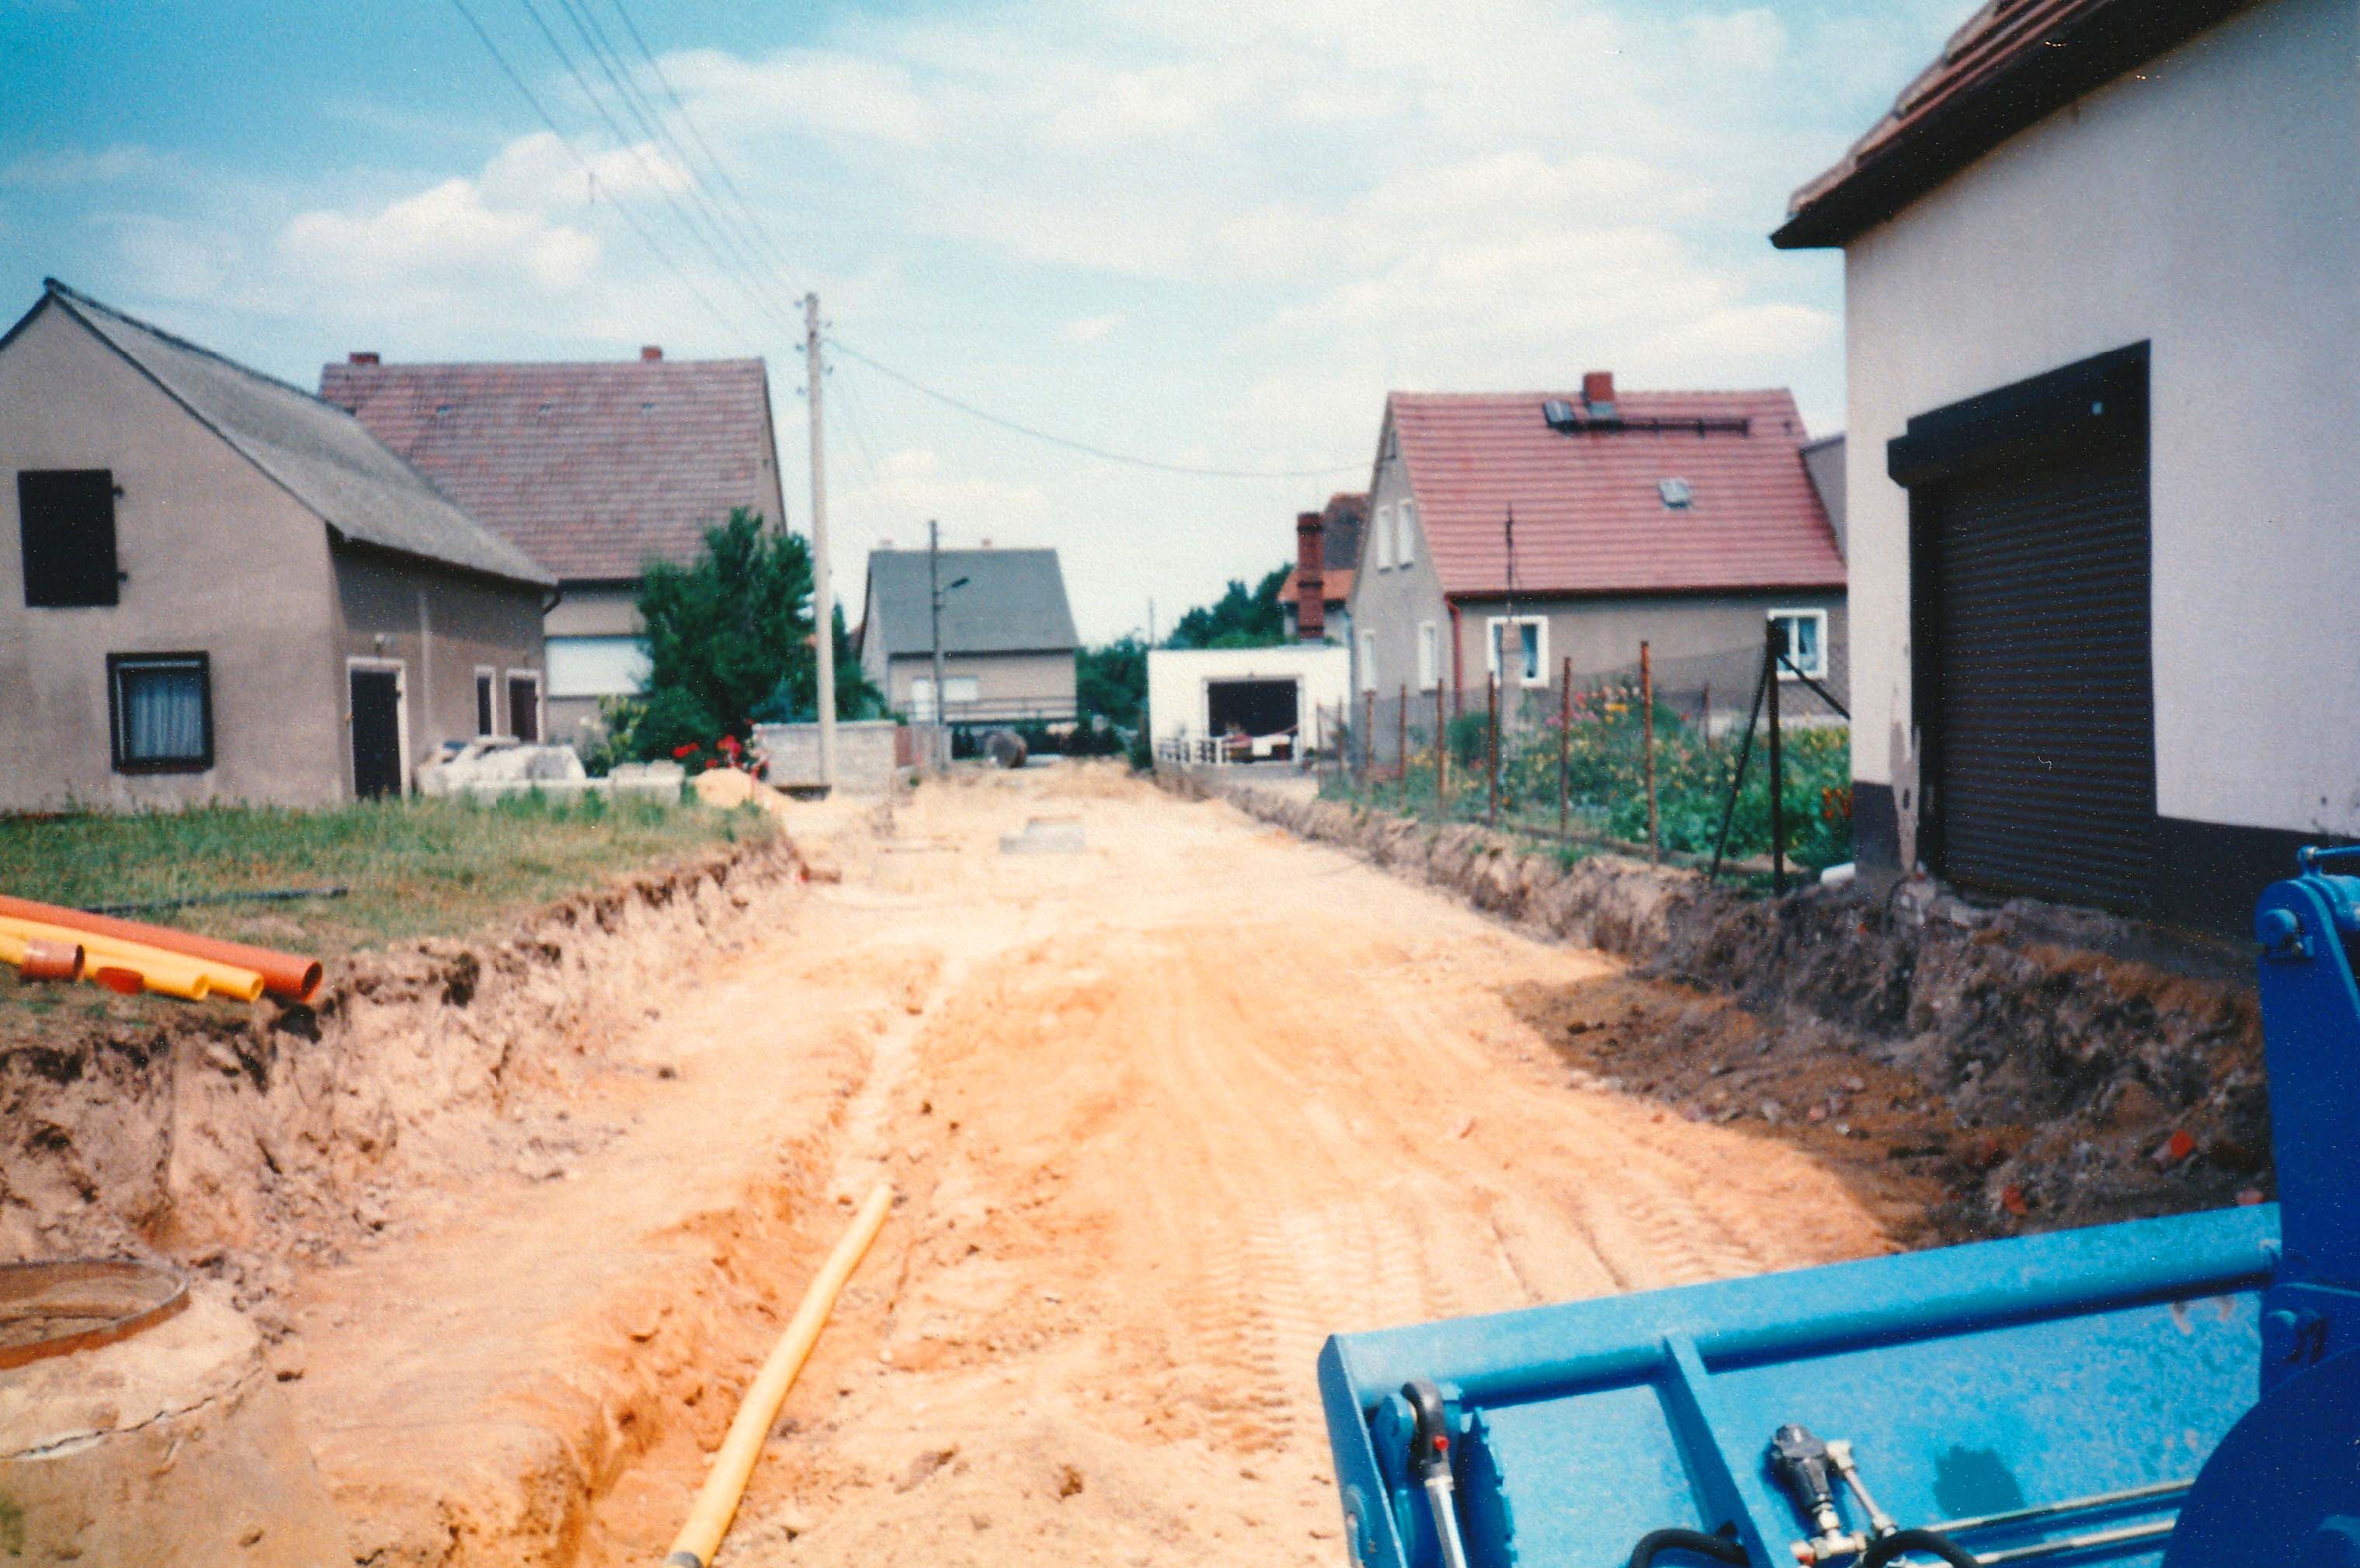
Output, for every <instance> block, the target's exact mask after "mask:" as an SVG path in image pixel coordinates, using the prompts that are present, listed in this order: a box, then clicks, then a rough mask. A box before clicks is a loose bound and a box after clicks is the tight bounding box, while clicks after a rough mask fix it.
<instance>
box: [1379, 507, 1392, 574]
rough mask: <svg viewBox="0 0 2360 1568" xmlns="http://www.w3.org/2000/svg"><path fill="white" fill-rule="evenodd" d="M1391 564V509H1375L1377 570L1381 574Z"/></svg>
mask: <svg viewBox="0 0 2360 1568" xmlns="http://www.w3.org/2000/svg"><path fill="white" fill-rule="evenodd" d="M1392 565H1393V508H1391V507H1379V508H1378V509H1377V570H1378V571H1380V572H1382V571H1384V570H1386V569H1387V568H1389V567H1391V566H1392Z"/></svg>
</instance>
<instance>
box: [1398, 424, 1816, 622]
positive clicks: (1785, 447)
mask: <svg viewBox="0 0 2360 1568" xmlns="http://www.w3.org/2000/svg"><path fill="white" fill-rule="evenodd" d="M1557 398H1562V399H1564V400H1566V401H1567V402H1568V403H1570V404H1571V405H1572V406H1573V407H1575V408H1576V409H1579V408H1580V407H1582V402H1581V397H1580V394H1579V393H1578V392H1516V393H1491V392H1486V393H1475V394H1469V393H1444V392H1395V393H1394V394H1393V396H1392V398H1391V399H1390V400H1388V405H1387V407H1388V417H1389V418H1390V419H1391V421H1392V422H1393V428H1394V430H1395V432H1396V433H1397V435H1398V437H1399V440H1400V444H1401V455H1402V459H1403V461H1404V463H1405V464H1406V465H1407V466H1408V469H1409V480H1410V486H1411V490H1412V493H1413V494H1414V495H1415V497H1416V499H1417V505H1418V523H1419V531H1420V532H1422V533H1423V534H1424V535H1425V537H1426V551H1427V554H1429V556H1430V557H1431V558H1432V560H1433V562H1434V566H1435V570H1436V571H1437V574H1439V576H1441V578H1442V589H1443V592H1445V593H1446V594H1449V595H1451V596H1453V597H1460V596H1472V597H1480V596H1485V595H1497V594H1502V593H1504V592H1506V591H1507V587H1508V558H1507V546H1506V542H1505V540H1504V538H1503V535H1502V526H1501V525H1502V521H1504V519H1505V518H1506V516H1507V514H1508V510H1509V509H1510V508H1511V507H1513V508H1514V510H1515V516H1516V584H1515V586H1516V591H1517V592H1519V593H1531V594H1546V593H1566V594H1582V593H1680V592H1694V591H1700V590H1712V589H1730V590H1735V589H1746V588H1807V587H1813V588H1815V587H1842V586H1843V582H1844V564H1843V558H1842V557H1841V555H1839V554H1837V552H1836V542H1835V533H1834V532H1833V530H1831V529H1830V527H1829V526H1828V519H1827V513H1826V512H1825V511H1824V510H1821V508H1820V505H1819V493H1818V492H1817V491H1816V490H1814V489H1813V488H1812V487H1811V481H1810V477H1809V475H1808V473H1807V472H1806V471H1805V470H1804V467H1803V459H1802V453H1801V446H1802V444H1803V441H1804V439H1805V436H1804V431H1803V421H1802V416H1801V415H1800V414H1798V413H1797V411H1796V409H1795V400H1794V398H1793V397H1792V396H1791V395H1790V394H1789V393H1787V392H1786V391H1785V390H1783V389H1779V390H1773V391H1759V392H1625V393H1623V394H1622V396H1621V398H1620V400H1619V403H1618V411H1619V413H1620V415H1621V417H1622V420H1623V421H1624V422H1625V424H1624V426H1623V428H1621V429H1584V430H1579V431H1576V432H1574V433H1570V434H1568V433H1561V432H1559V431H1557V430H1554V429H1552V428H1550V426H1549V424H1548V422H1547V421H1546V419H1545V418H1544V417H1543V415H1542V412H1541V405H1542V403H1543V402H1545V401H1546V400H1551V399H1557ZM1699 420H1705V421H1737V420H1742V421H1744V422H1746V428H1745V430H1744V431H1743V433H1740V432H1738V431H1735V430H1729V429H1723V428H1718V427H1715V428H1710V429H1708V430H1707V431H1705V432H1704V433H1699V432H1698V430H1697V429H1696V427H1695V424H1694V423H1693V422H1695V421H1699ZM1649 421H1688V422H1690V423H1689V424H1688V426H1687V427H1686V428H1677V427H1670V426H1666V428H1661V429H1649V428H1641V426H1643V425H1644V422H1649ZM1663 479H1685V480H1687V481H1688V488H1689V491H1690V494H1691V496H1692V498H1693V499H1692V500H1691V502H1690V504H1689V505H1688V507H1686V508H1684V509H1680V510H1674V509H1672V508H1670V507H1667V506H1666V505H1665V504H1664V500H1663V497H1662V494H1661V492H1660V491H1659V490H1658V488H1657V482H1658V481H1659V480H1663Z"/></svg>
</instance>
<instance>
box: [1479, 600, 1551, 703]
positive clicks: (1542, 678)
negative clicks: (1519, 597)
mask: <svg viewBox="0 0 2360 1568" xmlns="http://www.w3.org/2000/svg"><path fill="white" fill-rule="evenodd" d="M1509 623H1510V622H1509V618H1508V617H1507V616H1504V615H1491V616H1486V617H1484V618H1483V673H1484V674H1487V675H1496V674H1499V673H1500V644H1501V642H1502V641H1503V639H1502V634H1501V631H1500V629H1501V628H1502V626H1506V625H1508V624H1509ZM1514 624H1515V625H1517V626H1536V627H1538V628H1540V634H1539V635H1538V636H1536V637H1535V638H1534V639H1533V673H1532V674H1529V675H1526V676H1525V677H1524V679H1523V680H1522V681H1520V682H1518V683H1517V684H1518V685H1523V686H1525V687H1528V688H1530V687H1538V686H1546V685H1548V684H1549V674H1548V672H1549V649H1548V642H1549V639H1548V617H1547V616H1545V615H1520V616H1517V617H1515V618H1514ZM1516 641H1517V642H1518V644H1519V650H1520V651H1521V645H1522V643H1523V641H1524V639H1523V638H1522V637H1521V636H1519V637H1518V638H1517V640H1516ZM1504 684H1506V683H1504V682H1503V683H1502V685H1504Z"/></svg>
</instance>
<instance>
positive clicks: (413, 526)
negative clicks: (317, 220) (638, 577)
mask: <svg viewBox="0 0 2360 1568" xmlns="http://www.w3.org/2000/svg"><path fill="white" fill-rule="evenodd" d="M43 288H44V289H45V290H46V292H45V293H44V294H43V295H42V297H41V301H40V303H38V304H37V305H35V306H34V307H33V309H34V311H35V312H36V313H38V312H39V311H41V310H43V309H46V308H49V307H50V306H52V305H54V306H55V307H57V308H59V309H60V310H63V311H64V312H65V313H67V314H69V315H71V317H72V318H73V319H74V320H76V321H78V322H80V323H82V325H83V326H85V327H87V328H88V329H89V330H90V331H91V332H93V333H94V334H97V336H98V338H99V340H100V341H101V342H103V343H105V344H106V345H109V346H110V347H112V348H113V349H114V350H115V352H116V353H118V354H120V355H122V356H123V357H124V358H125V359H126V360H128V361H129V362H130V363H131V364H132V365H133V366H135V367H137V368H138V369H139V370H140V371H141V372H142V373H143V374H145V375H146V376H147V378H149V379H150V380H152V381H154V382H155V384H156V385H157V386H158V387H160V388H162V389H163V390H164V392H165V393H166V395H167V396H169V397H170V398H172V399H173V400H175V401H177V402H178V403H179V404H180V406H181V407H182V408H183V409H185V410H187V411H189V413H190V414H191V415H192V416H193V417H194V418H195V419H197V420H198V421H199V422H201V423H202V424H203V425H204V426H205V427H206V428H207V429H209V430H211V431H212V432H213V433H214V434H215V435H217V436H219V437H220V438H221V439H222V440H223V441H224V442H226V443H228V444H229V445H230V447H231V448H232V449H233V450H235V451H236V452H237V453H239V454H240V455H243V456H244V457H245V458H246V461H247V462H249V463H251V464H253V465H254V466H256V467H257V468H258V469H260V470H261V471H262V472H263V473H264V474H266V475H268V476H269V477H270V478H271V480H272V481H273V482H274V483H276V484H277V485H279V488H282V489H284V490H285V491H286V492H287V493H288V494H289V495H290V496H292V497H294V498H295V499H296V500H298V501H300V503H302V504H303V505H304V506H305V507H307V508H309V509H310V510H311V512H312V513H313V515H315V516H317V517H318V518H319V519H320V520H321V521H322V522H324V523H326V524H327V526H328V528H329V529H330V530H331V531H332V532H333V535H334V536H337V537H341V538H343V539H345V540H349V541H352V542H354V543H360V544H366V545H373V546H375V547H376V548H377V549H380V550H392V551H397V552H399V553H400V554H404V555H414V556H417V557H419V558H420V559H421V560H427V561H439V562H442V563H443V564H444V565H452V566H459V567H464V568H465V569H466V570H468V571H471V572H482V573H485V574H486V575H488V576H495V577H505V578H508V580H510V581H512V582H520V583H531V584H534V585H537V586H542V587H546V586H547V585H548V584H549V583H550V581H551V578H550V575H549V574H548V573H546V572H544V571H542V570H541V568H540V567H539V566H537V565H534V564H533V563H532V562H531V561H530V560H529V559H527V558H526V557H525V555H524V554H522V553H520V552H519V550H518V549H517V547H516V546H515V545H514V544H511V543H509V542H508V540H506V539H504V538H502V537H501V536H500V535H499V534H497V533H496V532H493V531H492V530H490V529H488V528H486V527H485V526H484V524H483V523H482V522H480V521H477V520H476V519H475V518H473V517H470V516H468V515H467V513H466V512H465V511H464V510H462V509H461V508H459V507H457V506H454V505H453V504H452V502H451V500H450V498H448V497H447V496H445V495H443V493H442V492H440V491H439V490H437V489H436V488H434V487H433V486H432V485H431V484H429V483H428V482H427V481H426V479H425V477H423V476H421V474H420V473H419V472H418V470H417V469H416V468H414V467H412V466H410V465H409V464H407V463H404V462H403V461H402V460H401V459H400V457H399V456H398V455H395V454H394V453H392V452H390V451H388V450H387V448H386V445H385V444H384V443H383V442H382V441H379V440H378V439H377V437H376V436H375V435H373V434H372V433H370V432H369V431H368V430H367V429H366V427H365V426H363V425H362V424H361V423H360V422H358V421H356V420H355V419H354V418H353V417H352V416H351V415H350V414H349V413H347V412H346V411H344V410H343V409H341V408H334V407H332V406H330V405H329V404H328V403H327V402H325V401H323V400H321V399H319V398H315V397H313V396H312V395H311V393H309V392H307V391H305V390H303V389H301V388H300V387H293V386H290V385H288V384H287V383H286V382H284V381H281V380H279V379H277V378H273V377H269V376H266V375H264V374H262V372H260V371H259V370H250V369H248V368H247V367H245V366H243V365H240V364H238V363H237V362H236V361H235V360H234V359H228V358H224V356H221V355H218V354H215V353H214V352H213V350H211V349H209V348H201V347H199V346H198V345H195V344H193V343H191V342H189V341H188V340H187V339H185V338H181V337H176V336H174V335H173V334H170V333H169V332H166V331H165V330H164V329H163V328H161V327H158V326H154V325H151V324H149V323H147V322H144V321H141V320H139V319H138V318H137V316H128V315H126V314H124V313H122V312H121V311H118V310H116V309H115V308H114V307H113V306H111V305H106V304H102V303H101V302H98V301H96V300H93V299H92V298H91V297H90V296H89V295H87V294H84V293H82V292H80V291H77V290H73V289H69V288H67V287H66V286H65V285H64V284H63V283H60V282H59V281H58V280H56V279H54V278H50V279H46V280H43ZM25 319H26V320H27V321H30V320H31V319H32V317H31V315H29V314H28V315H27V317H26V318H25ZM18 324H19V325H22V324H23V323H18Z"/></svg>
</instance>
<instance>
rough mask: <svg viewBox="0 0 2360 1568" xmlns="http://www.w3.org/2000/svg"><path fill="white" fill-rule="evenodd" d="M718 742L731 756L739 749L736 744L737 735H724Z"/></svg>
mask: <svg viewBox="0 0 2360 1568" xmlns="http://www.w3.org/2000/svg"><path fill="white" fill-rule="evenodd" d="M720 744H721V749H722V750H723V751H727V752H728V753H729V754H730V755H731V756H733V757H734V756H736V755H737V753H738V751H739V750H741V748H740V747H739V746H738V744H737V737H736V736H735V735H724V736H723V737H722V738H721V742H720Z"/></svg>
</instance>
